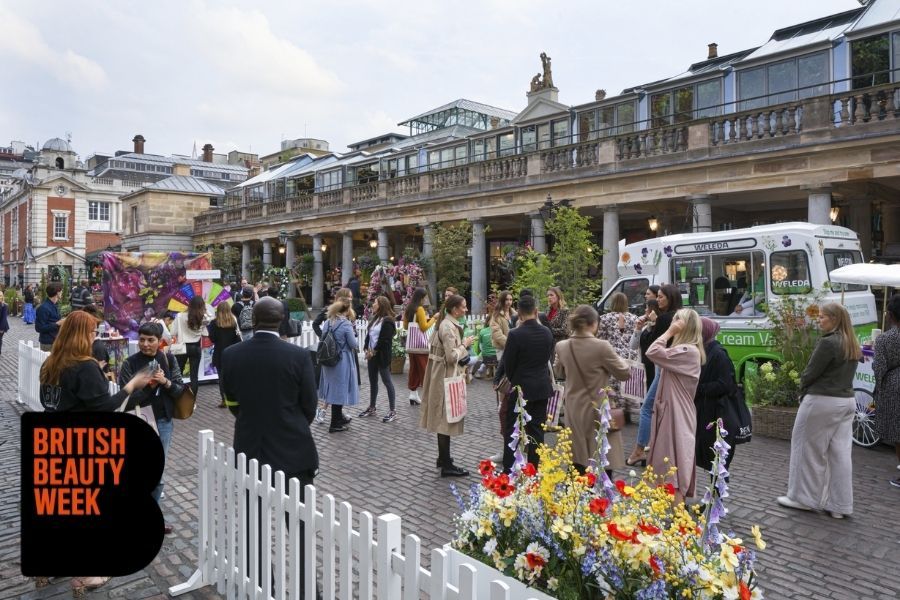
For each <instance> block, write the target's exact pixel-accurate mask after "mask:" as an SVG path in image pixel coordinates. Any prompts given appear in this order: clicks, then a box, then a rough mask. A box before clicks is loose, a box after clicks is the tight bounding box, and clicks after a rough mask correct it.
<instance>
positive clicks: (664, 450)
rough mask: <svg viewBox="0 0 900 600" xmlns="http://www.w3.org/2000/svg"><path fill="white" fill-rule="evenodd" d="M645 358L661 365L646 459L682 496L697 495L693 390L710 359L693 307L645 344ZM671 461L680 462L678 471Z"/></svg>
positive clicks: (684, 310)
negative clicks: (670, 341)
mask: <svg viewBox="0 0 900 600" xmlns="http://www.w3.org/2000/svg"><path fill="white" fill-rule="evenodd" d="M670 339H671V340H672V346H671V347H669V348H667V347H666V345H667V344H668V342H669V340H670ZM647 358H649V359H650V360H652V361H653V363H654V364H655V365H656V367H657V369H659V370H660V373H659V375H658V379H659V382H658V384H657V392H656V400H655V406H654V409H653V421H652V423H651V427H650V454H649V455H648V456H647V460H648V461H649V463H650V466H651V467H653V472H654V474H656V476H657V477H659V478H660V479H661V480H671V481H670V482H671V483H672V485H674V486H675V498H676V500H677V501H680V500H683V499H685V498H689V497H691V496H693V495H694V484H695V479H696V465H695V460H694V457H695V450H696V448H695V445H696V429H697V410H696V408H695V407H694V395H695V394H696V393H697V383H698V382H699V380H700V367H701V366H702V365H703V363H705V362H706V352H705V350H704V349H703V328H702V324H701V322H700V315H698V314H697V313H696V312H694V311H693V310H692V309H690V308H682V309H680V310H679V311H678V312H676V313H675V315H674V316H673V317H672V323H671V325H669V328H668V329H667V330H666V331H665V332H663V334H662V335H661V336H659V337H658V338H657V339H656V341H654V342H653V343H652V344H651V345H650V347H649V348H648V349H647ZM671 467H675V468H676V471H675V474H674V476H671V475H670V473H669V469H670V468H671Z"/></svg>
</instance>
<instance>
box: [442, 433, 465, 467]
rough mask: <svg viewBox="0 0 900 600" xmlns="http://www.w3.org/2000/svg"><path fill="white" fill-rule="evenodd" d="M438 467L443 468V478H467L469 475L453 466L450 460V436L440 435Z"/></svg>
mask: <svg viewBox="0 0 900 600" xmlns="http://www.w3.org/2000/svg"><path fill="white" fill-rule="evenodd" d="M438 466H439V467H440V468H441V477H465V476H466V475H468V474H469V472H468V471H466V470H465V469H461V468H459V467H457V466H456V465H454V464H453V459H452V458H450V436H449V435H443V434H440V433H439V434H438Z"/></svg>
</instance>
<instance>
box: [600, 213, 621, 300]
mask: <svg viewBox="0 0 900 600" xmlns="http://www.w3.org/2000/svg"><path fill="white" fill-rule="evenodd" d="M618 264H619V209H618V208H617V207H615V206H610V207H607V208H606V209H605V210H604V211H603V292H604V293H605V292H607V291H608V290H609V289H610V288H611V287H612V286H613V284H614V283H615V282H616V279H618V278H619V273H618V271H617V270H616V266H617V265H618Z"/></svg>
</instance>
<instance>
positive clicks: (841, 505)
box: [778, 302, 862, 519]
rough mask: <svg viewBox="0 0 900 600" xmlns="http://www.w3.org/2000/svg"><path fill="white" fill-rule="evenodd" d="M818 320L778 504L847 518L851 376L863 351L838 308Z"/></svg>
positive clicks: (833, 306) (831, 307)
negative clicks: (784, 487) (783, 490)
mask: <svg viewBox="0 0 900 600" xmlns="http://www.w3.org/2000/svg"><path fill="white" fill-rule="evenodd" d="M818 321H819V331H820V332H821V334H822V335H821V337H820V338H819V341H817V342H816V346H815V348H814V349H813V353H812V356H810V357H809V363H808V364H807V365H806V368H805V369H804V370H803V373H802V374H801V375H800V400H801V402H800V409H799V410H798V411H797V418H796V419H795V420H794V429H793V432H792V433H791V463H790V467H789V471H788V491H787V495H786V496H779V498H778V504H780V505H782V506H786V507H788V508H796V509H798V510H810V509H815V510H824V511H826V512H827V513H828V514H830V515H831V516H832V517H834V518H835V519H843V518H844V516H845V515H849V514H851V513H853V461H852V459H851V456H850V450H851V449H852V447H853V414H854V412H855V411H856V400H855V398H854V394H853V378H854V376H855V375H856V368H857V366H859V360H860V359H861V358H862V350H860V347H859V341H858V340H857V339H856V334H855V333H854V332H853V322H852V321H851V319H850V313H848V312H847V309H846V308H844V307H843V306H841V305H840V304H837V303H836V302H831V303H828V304H826V305H825V306H823V307H822V308H821V309H820V310H819V317H818Z"/></svg>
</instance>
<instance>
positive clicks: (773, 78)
mask: <svg viewBox="0 0 900 600" xmlns="http://www.w3.org/2000/svg"><path fill="white" fill-rule="evenodd" d="M830 75H831V73H830V62H829V59H828V52H827V51H826V52H816V53H815V54H807V55H805V56H800V57H798V58H791V59H788V60H783V61H779V62H777V63H772V64H770V65H763V66H761V67H756V68H754V69H747V70H744V71H739V72H738V99H739V100H740V104H739V107H738V110H751V109H754V108H760V107H763V106H768V105H771V104H782V103H785V102H792V101H794V100H797V99H798V98H809V97H810V96H820V95H822V94H827V93H828V92H829V89H830V86H829V81H830Z"/></svg>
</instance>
